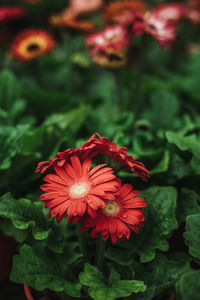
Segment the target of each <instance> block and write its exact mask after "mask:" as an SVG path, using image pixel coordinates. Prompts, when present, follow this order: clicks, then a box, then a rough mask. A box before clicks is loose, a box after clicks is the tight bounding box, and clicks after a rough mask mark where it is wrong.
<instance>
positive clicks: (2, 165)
mask: <svg viewBox="0 0 200 300" xmlns="http://www.w3.org/2000/svg"><path fill="white" fill-rule="evenodd" d="M28 128H29V125H18V126H16V127H10V126H6V127H1V128H0V144H1V150H0V170H5V169H8V168H9V167H10V165H11V159H12V158H13V157H14V156H15V155H16V153H17V151H18V147H17V143H18V141H19V139H20V138H21V137H22V135H23V134H24V133H25V132H26V131H27V129H28Z"/></svg>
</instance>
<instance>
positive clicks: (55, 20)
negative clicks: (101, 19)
mask: <svg viewBox="0 0 200 300" xmlns="http://www.w3.org/2000/svg"><path fill="white" fill-rule="evenodd" d="M50 24H51V25H54V26H60V27H71V28H74V29H78V30H83V31H87V32H89V31H92V30H93V29H94V25H93V23H92V22H89V21H83V20H77V19H75V18H73V17H71V16H69V17H67V16H66V15H60V16H59V15H58V16H51V17H50Z"/></svg>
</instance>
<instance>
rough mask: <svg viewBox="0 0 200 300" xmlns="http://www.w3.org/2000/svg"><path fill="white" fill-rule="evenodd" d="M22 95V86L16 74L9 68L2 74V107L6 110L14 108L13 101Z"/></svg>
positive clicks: (0, 75)
mask: <svg viewBox="0 0 200 300" xmlns="http://www.w3.org/2000/svg"><path fill="white" fill-rule="evenodd" d="M19 96H20V86H19V84H18V82H17V80H16V77H15V75H14V74H13V73H12V72H11V71H8V70H5V71H2V72H1V74H0V107H1V108H2V109H5V110H10V109H11V108H12V105H13V102H14V101H15V100H16V99H17V98H19Z"/></svg>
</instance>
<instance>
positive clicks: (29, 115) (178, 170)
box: [0, 0, 200, 300]
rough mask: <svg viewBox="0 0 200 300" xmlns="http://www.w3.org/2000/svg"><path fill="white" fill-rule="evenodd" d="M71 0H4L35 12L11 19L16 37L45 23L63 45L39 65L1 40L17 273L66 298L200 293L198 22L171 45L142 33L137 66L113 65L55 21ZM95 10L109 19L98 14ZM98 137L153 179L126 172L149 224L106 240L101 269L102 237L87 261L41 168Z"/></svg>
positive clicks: (5, 179)
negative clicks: (53, 213)
mask: <svg viewBox="0 0 200 300" xmlns="http://www.w3.org/2000/svg"><path fill="white" fill-rule="evenodd" d="M11 2H12V3H11ZM105 2H110V1H105ZM165 2H166V1H164V0H154V1H153V0H152V1H149V2H148V4H149V5H150V6H151V5H152V6H154V5H155V4H159V3H165ZM171 2H173V1H171ZM66 3H67V1H65V0H57V1H50V0H41V1H40V2H39V3H38V4H35V5H29V4H28V3H26V4H25V1H23V0H21V1H17V0H12V1H8V0H5V1H2V5H23V6H24V5H25V7H26V8H27V17H25V19H23V22H21V23H20V22H19V23H11V24H8V26H7V27H8V30H10V32H11V39H13V38H14V36H15V34H16V33H17V32H18V31H20V30H23V29H25V28H33V27H36V28H43V29H44V28H45V29H47V30H48V32H50V33H51V34H52V35H53V36H54V37H55V38H56V40H57V46H56V48H55V50H54V51H53V52H51V53H50V54H48V55H46V56H43V57H39V58H38V59H36V60H33V61H31V62H29V63H21V62H19V61H17V60H15V59H12V58H10V56H9V54H8V52H9V49H6V52H5V49H4V48H6V47H7V48H8V45H7V44H5V45H4V44H3V45H1V46H2V50H1V53H0V54H1V62H0V64H1V72H0V176H1V180H0V229H1V230H2V231H3V233H4V234H5V235H8V236H11V237H13V238H14V239H15V240H16V241H17V242H18V245H19V247H18V248H19V249H20V250H19V251H20V253H19V254H18V255H16V256H15V257H14V264H13V269H12V273H11V276H10V279H11V280H12V281H14V282H17V283H21V284H28V285H29V286H30V287H32V288H34V289H35V290H38V291H42V290H44V289H50V290H52V291H54V292H56V293H57V295H61V296H62V299H74V298H80V299H90V298H91V299H95V300H104V299H105V300H112V299H113V300H114V299H124V298H127V299H130V300H132V299H134V300H151V299H153V300H163V299H170V295H172V294H173V293H176V299H177V300H191V299H192V300H199V298H200V296H199V295H200V271H199V268H200V206H199V200H200V197H199V195H200V194H199V193H200V188H199V182H200V84H199V78H200V53H196V54H188V53H187V51H186V49H187V46H188V45H189V44H190V43H199V42H200V39H199V33H200V31H199V27H198V26H197V27H196V28H194V27H192V28H189V27H188V28H187V29H186V27H183V28H182V29H180V38H179V39H178V40H177V41H176V43H175V44H174V46H173V47H172V49H171V50H165V49H162V48H161V47H160V46H159V45H158V44H157V42H156V41H154V40H153V39H152V38H151V37H149V36H147V35H146V36H145V37H144V41H143V42H142V41H141V40H142V38H141V37H134V39H133V43H132V46H131V48H130V51H129V56H130V57H129V64H128V65H127V66H126V67H124V68H121V69H118V70H117V69H116V70H111V69H103V68H100V67H98V66H97V65H95V64H93V62H92V59H91V58H90V56H89V54H88V51H87V50H86V49H85V46H84V35H83V34H82V33H81V32H79V31H75V30H71V29H69V28H59V29H58V28H54V29H53V28H52V27H50V26H49V25H48V22H47V20H48V17H49V15H51V14H56V13H59V12H60V11H61V9H63V8H64V7H65V6H66V5H67V4H66ZM87 17H88V18H89V19H90V20H92V19H93V20H94V22H96V25H97V27H98V28H101V27H102V26H103V24H102V21H101V20H100V21H99V13H97V14H95V13H94V15H93V14H92V15H91V16H90V15H88V16H87ZM6 25H7V24H6ZM15 25H16V26H15ZM1 26H2V29H4V25H2V24H1ZM142 48H143V49H142ZM4 52H5V53H4ZM94 132H98V133H99V134H101V135H102V136H105V137H107V138H109V139H110V140H113V141H114V142H116V143H117V145H118V146H124V147H127V149H128V154H130V155H133V156H134V157H136V159H137V160H139V161H141V162H143V163H144V164H145V166H146V168H147V169H148V170H150V175H151V177H150V180H149V181H148V182H147V183H146V182H143V181H142V180H141V179H140V178H139V177H138V176H137V175H136V174H133V173H130V172H128V171H127V170H120V171H119V172H118V173H116V175H118V176H119V177H120V178H121V179H122V182H123V183H130V184H132V185H133V187H134V189H136V190H140V191H141V196H142V197H144V198H145V199H146V202H147V203H148V206H147V207H146V208H144V209H143V211H144V213H145V216H146V221H145V222H144V227H143V228H140V230H139V233H138V234H136V233H134V232H133V231H132V232H131V237H130V239H129V240H127V241H118V242H117V244H116V245H113V244H112V243H111V241H110V240H109V239H108V241H107V242H106V247H105V248H106V249H105V255H104V266H102V272H100V270H98V268H97V267H96V266H95V261H96V259H95V255H96V253H95V247H96V240H92V239H91V238H90V236H89V233H83V234H82V237H83V239H85V240H86V249H87V260H85V258H84V255H83V253H81V248H80V247H79V243H78V240H77V236H76V228H75V226H74V224H68V223H67V221H66V220H65V219H64V220H63V221H62V222H61V223H59V224H58V223H56V221H55V220H54V219H51V218H50V217H49V215H48V209H45V208H44V207H43V204H42V202H41V201H40V199H39V197H40V194H41V191H40V188H39V187H40V184H41V182H42V180H41V178H40V176H39V175H38V174H35V173H34V171H35V168H36V166H37V163H38V162H39V161H45V160H48V159H49V157H51V156H56V154H57V153H58V152H60V151H65V150H66V149H68V148H75V147H78V146H81V145H82V144H83V143H84V142H85V141H87V140H88V138H89V137H90V136H91V135H92V134H93V133H94ZM177 235H178V237H177Z"/></svg>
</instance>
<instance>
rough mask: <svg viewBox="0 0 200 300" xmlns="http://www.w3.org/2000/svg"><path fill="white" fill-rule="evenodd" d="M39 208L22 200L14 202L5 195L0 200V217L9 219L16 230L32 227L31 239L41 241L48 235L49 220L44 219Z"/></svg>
mask: <svg viewBox="0 0 200 300" xmlns="http://www.w3.org/2000/svg"><path fill="white" fill-rule="evenodd" d="M41 206H42V203H41ZM41 206H37V205H36V204H35V203H34V202H32V201H30V200H28V199H24V198H22V199H19V200H16V199H14V198H13V197H12V196H11V195H10V194H9V193H7V194H5V195H4V196H3V197H1V198H0V216H1V217H4V218H8V219H10V220H11V222H12V224H13V226H14V227H15V228H17V229H27V228H29V227H32V233H33V237H34V238H35V239H36V240H43V239H46V238H47V237H48V235H49V233H50V230H51V229H50V222H51V220H50V218H49V219H46V218H45V216H44V215H43V213H42V208H41Z"/></svg>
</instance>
